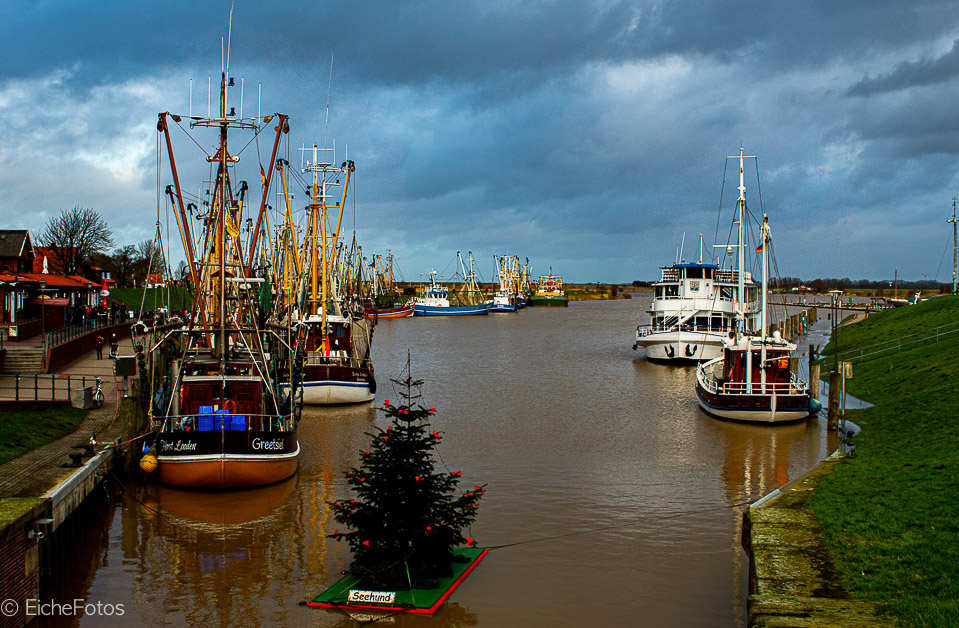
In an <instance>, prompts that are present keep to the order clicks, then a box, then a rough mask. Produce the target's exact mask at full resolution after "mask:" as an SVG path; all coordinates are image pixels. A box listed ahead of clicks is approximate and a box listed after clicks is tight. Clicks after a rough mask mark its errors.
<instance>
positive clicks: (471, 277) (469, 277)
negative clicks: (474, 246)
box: [413, 251, 493, 316]
mask: <svg viewBox="0 0 959 628" xmlns="http://www.w3.org/2000/svg"><path fill="white" fill-rule="evenodd" d="M468 255H469V270H467V269H466V265H465V264H464V262H463V256H462V255H460V253H459V251H457V253H456V257H457V259H458V260H459V263H460V270H461V271H462V278H463V281H462V285H461V286H460V287H459V288H458V289H456V290H454V291H452V292H450V290H449V288H448V287H446V286H445V285H440V284H438V283H436V271H435V270H431V271H430V273H429V274H430V285H429V287H428V288H426V289H425V290H423V292H422V294H420V295H418V296H417V297H416V298H415V299H414V301H413V315H414V316H476V315H484V314H489V312H490V308H491V307H492V305H493V301H492V300H491V299H487V298H486V297H485V295H483V293H482V291H481V290H480V289H479V286H478V285H477V283H476V273H475V272H474V270H473V254H472V253H469V254H468Z"/></svg>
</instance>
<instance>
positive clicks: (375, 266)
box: [365, 253, 413, 319]
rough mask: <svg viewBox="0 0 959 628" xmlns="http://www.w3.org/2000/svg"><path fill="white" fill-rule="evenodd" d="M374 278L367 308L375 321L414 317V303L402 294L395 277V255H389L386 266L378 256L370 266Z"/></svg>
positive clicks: (371, 282)
mask: <svg viewBox="0 0 959 628" xmlns="http://www.w3.org/2000/svg"><path fill="white" fill-rule="evenodd" d="M370 267H371V269H372V270H373V277H372V280H371V281H370V288H371V289H370V290H369V296H368V298H367V301H366V304H365V307H366V309H367V311H369V312H371V313H372V314H371V315H372V316H373V318H374V319H380V318H408V317H410V316H413V302H412V300H411V299H409V298H407V297H405V296H403V295H402V294H400V291H399V290H398V289H397V287H396V281H395V279H394V277H393V255H392V254H391V253H387V255H386V264H384V263H383V258H382V256H380V255H376V256H375V257H374V259H373V262H372V263H371V265H370Z"/></svg>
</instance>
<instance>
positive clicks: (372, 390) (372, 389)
mask: <svg viewBox="0 0 959 628" xmlns="http://www.w3.org/2000/svg"><path fill="white" fill-rule="evenodd" d="M366 381H367V382H369V384H370V394H373V395H375V394H376V380H375V379H373V376H372V375H371V376H370V377H369V378H367V380H366Z"/></svg>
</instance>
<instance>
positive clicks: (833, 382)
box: [827, 371, 842, 430]
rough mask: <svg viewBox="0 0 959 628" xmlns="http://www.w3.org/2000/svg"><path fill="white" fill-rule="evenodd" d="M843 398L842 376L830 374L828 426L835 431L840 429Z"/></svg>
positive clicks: (834, 373) (831, 372) (833, 372)
mask: <svg viewBox="0 0 959 628" xmlns="http://www.w3.org/2000/svg"><path fill="white" fill-rule="evenodd" d="M840 397H842V374H841V373H837V372H835V371H830V372H829V414H828V421H827V426H828V428H829V429H831V430H834V429H837V428H838V427H839V401H840Z"/></svg>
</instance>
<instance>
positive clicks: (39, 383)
mask: <svg viewBox="0 0 959 628" xmlns="http://www.w3.org/2000/svg"><path fill="white" fill-rule="evenodd" d="M101 381H102V380H101V379H100V378H99V377H96V376H93V375H67V376H66V377H61V376H58V375H40V374H35V375H20V374H19V373H18V374H16V375H13V376H7V377H2V378H0V399H5V400H8V401H9V400H11V399H12V400H14V401H51V400H52V401H69V400H70V391H71V390H73V388H74V387H75V386H77V385H79V387H80V388H86V387H87V386H88V385H89V386H91V387H93V390H94V391H96V389H97V387H98V386H100V382H101ZM88 382H89V384H88ZM8 391H12V392H8Z"/></svg>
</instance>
